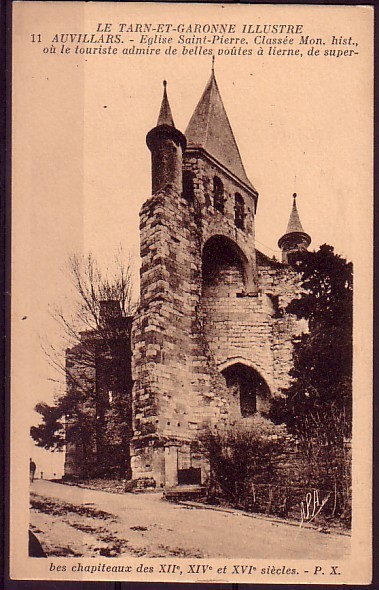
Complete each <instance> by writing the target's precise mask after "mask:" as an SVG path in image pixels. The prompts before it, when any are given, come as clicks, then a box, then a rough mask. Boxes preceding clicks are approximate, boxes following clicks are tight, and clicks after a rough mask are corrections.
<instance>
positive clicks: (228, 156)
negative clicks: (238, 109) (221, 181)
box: [185, 70, 255, 191]
mask: <svg viewBox="0 0 379 590" xmlns="http://www.w3.org/2000/svg"><path fill="white" fill-rule="evenodd" d="M185 136H186V138H187V145H188V146H189V147H191V146H192V147H201V148H203V149H204V150H206V151H207V152H208V153H209V154H210V155H211V156H213V157H214V158H215V159H216V160H217V161H218V162H219V163H220V164H222V165H223V166H225V168H227V169H228V170H229V171H230V172H232V174H234V176H236V177H237V178H239V179H240V180H241V181H242V182H244V183H245V184H247V185H248V186H249V187H250V188H252V189H253V190H254V191H255V189H254V187H253V185H252V184H251V182H250V180H249V179H248V178H247V176H246V172H245V168H244V166H243V164H242V160H241V156H240V153H239V150H238V146H237V142H236V140H235V138H234V135H233V131H232V128H231V125H230V122H229V119H228V115H227V114H226V111H225V107H224V105H223V102H222V98H221V94H220V91H219V89H218V86H217V82H216V78H215V74H214V71H213V70H212V74H211V77H210V79H209V81H208V84H207V86H206V88H205V90H204V92H203V95H202V97H201V99H200V101H199V103H198V105H197V107H196V109H195V112H194V113H193V115H192V117H191V120H190V122H189V124H188V127H187V130H186V132H185Z"/></svg>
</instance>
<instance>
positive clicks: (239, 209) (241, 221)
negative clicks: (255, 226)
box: [234, 193, 245, 229]
mask: <svg viewBox="0 0 379 590" xmlns="http://www.w3.org/2000/svg"><path fill="white" fill-rule="evenodd" d="M234 223H235V226H236V227H238V228H239V229H244V227H245V203H244V200H243V198H242V196H241V195H240V194H239V193H236V194H235V200H234Z"/></svg>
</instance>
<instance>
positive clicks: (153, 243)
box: [131, 67, 307, 489]
mask: <svg viewBox="0 0 379 590" xmlns="http://www.w3.org/2000/svg"><path fill="white" fill-rule="evenodd" d="M166 86H167V85H166V83H164V92H163V100H162V104H161V109H160V113H159V117H158V122H157V125H156V127H154V128H153V129H152V130H151V131H150V132H149V133H148V134H147V138H146V142H147V145H148V147H149V149H150V151H151V162H152V195H151V197H149V198H148V199H147V200H146V202H145V203H144V204H143V206H142V209H141V212H140V254H141V271H140V276H141V283H140V285H141V287H140V289H141V293H140V306H139V309H138V311H137V314H136V316H135V319H134V321H133V332H132V343H133V359H132V376H133V382H134V385H133V432H134V435H133V440H132V445H131V457H132V471H133V479H140V480H145V481H146V480H147V481H153V482H154V484H155V485H158V486H159V485H162V486H165V488H166V489H170V488H175V487H176V486H178V485H179V486H180V485H182V484H203V483H205V482H206V480H207V469H208V466H207V464H206V462H205V461H204V458H203V457H201V456H199V455H198V453H197V450H196V444H194V443H195V441H196V439H197V437H198V436H199V434H200V433H201V432H202V430H203V429H204V428H205V427H208V428H211V429H213V428H218V427H220V426H222V425H227V424H230V423H233V422H235V421H238V420H241V419H242V420H245V419H247V420H248V419H249V417H251V416H252V415H254V414H256V413H261V412H264V411H265V410H267V408H268V404H269V400H270V398H271V397H272V396H273V395H276V393H277V392H278V391H279V389H280V387H283V386H286V385H287V384H288V380H289V375H288V372H289V368H290V362H291V335H292V328H293V325H292V320H291V319H290V318H288V317H287V316H286V315H285V313H284V312H283V309H285V306H286V304H287V303H288V301H289V300H290V299H291V298H292V296H293V291H294V288H295V287H294V281H293V274H294V273H293V270H292V269H291V268H290V267H288V265H283V264H281V263H279V262H277V261H274V260H272V259H269V258H268V257H266V256H264V255H263V254H261V253H260V252H258V251H257V250H256V248H255V215H256V211H257V203H258V192H257V190H256V189H255V187H254V185H253V184H252V183H251V181H250V180H249V178H248V177H247V174H246V171H245V168H244V165H243V163H242V159H241V155H240V152H239V149H238V146H237V143H236V140H235V137H234V134H233V131H232V128H231V125H230V122H229V119H228V116H227V113H226V110H225V107H224V104H223V101H222V98H221V94H220V91H219V88H218V84H217V81H216V77H215V73H214V69H213V67H212V72H211V76H210V78H209V81H208V83H207V85H206V87H205V90H204V92H203V94H202V96H201V98H200V100H199V102H198V104H197V106H196V108H195V111H194V113H193V115H192V117H191V119H190V122H189V124H188V127H187V130H186V132H185V135H184V134H183V133H181V132H180V131H179V130H178V129H176V128H175V125H174V120H173V116H172V112H171V108H170V105H169V100H168V96H167V88H166ZM304 235H307V234H304Z"/></svg>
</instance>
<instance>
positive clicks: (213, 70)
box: [212, 55, 215, 74]
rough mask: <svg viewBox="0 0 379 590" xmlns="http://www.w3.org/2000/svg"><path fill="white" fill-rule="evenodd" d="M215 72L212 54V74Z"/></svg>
mask: <svg viewBox="0 0 379 590" xmlns="http://www.w3.org/2000/svg"><path fill="white" fill-rule="evenodd" d="M214 73H215V56H214V55H212V74H214Z"/></svg>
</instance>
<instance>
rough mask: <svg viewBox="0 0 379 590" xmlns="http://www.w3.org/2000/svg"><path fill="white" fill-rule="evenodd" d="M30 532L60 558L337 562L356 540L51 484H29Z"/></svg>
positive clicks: (156, 498) (150, 498) (155, 497)
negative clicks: (30, 502) (61, 556)
mask: <svg viewBox="0 0 379 590" xmlns="http://www.w3.org/2000/svg"><path fill="white" fill-rule="evenodd" d="M31 492H32V494H33V496H32V500H33V502H34V504H35V508H34V509H33V510H32V511H31V524H32V529H33V530H34V532H35V533H36V534H37V536H38V538H39V539H40V540H41V542H42V544H43V545H44V547H45V548H47V550H48V551H49V552H50V554H54V555H78V556H80V555H83V556H92V555H104V556H117V555H125V556H126V555H129V556H134V557H137V556H148V557H162V556H167V557H168V556H178V557H230V558H231V557H240V558H255V559H259V558H266V559H270V558H272V559H274V558H275V559H280V558H287V559H296V558H302V559H307V558H312V559H332V558H339V557H343V556H345V555H346V554H347V553H348V552H349V546H350V537H348V536H344V535H338V534H324V533H321V532H319V531H317V530H312V529H305V528H300V527H297V526H292V525H289V524H286V523H282V522H273V521H272V520H270V519H265V518H254V517H251V516H246V515H245V514H243V513H241V512H234V513H230V512H223V511H216V510H209V509H206V508H193V507H189V506H183V505H176V504H171V503H169V502H166V501H164V500H162V499H161V494H159V493H150V494H112V493H109V492H103V491H98V490H88V489H85V488H79V487H76V486H67V485H62V484H57V483H53V482H49V481H42V480H37V481H35V482H34V483H33V484H32V486H31Z"/></svg>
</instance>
